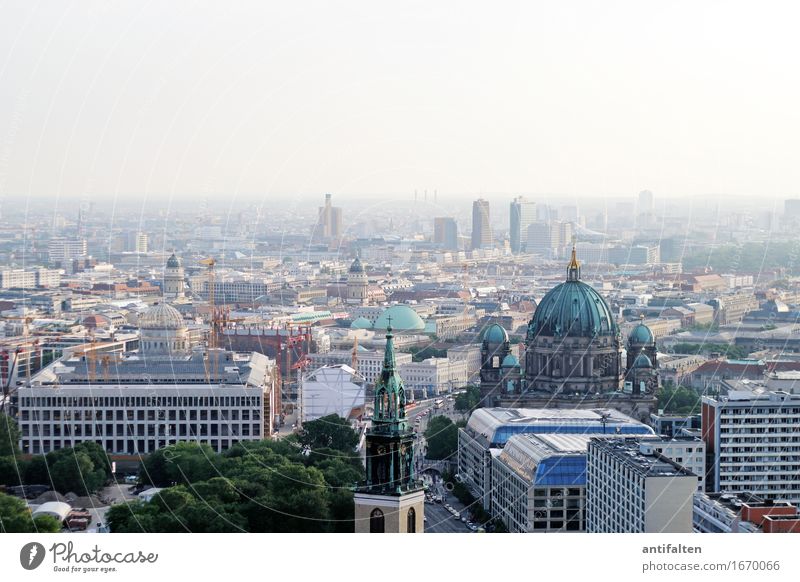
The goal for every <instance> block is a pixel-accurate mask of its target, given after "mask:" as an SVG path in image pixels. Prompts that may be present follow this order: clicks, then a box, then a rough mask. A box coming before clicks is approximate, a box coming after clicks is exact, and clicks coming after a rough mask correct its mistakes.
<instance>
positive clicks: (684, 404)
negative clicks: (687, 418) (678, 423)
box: [658, 386, 700, 414]
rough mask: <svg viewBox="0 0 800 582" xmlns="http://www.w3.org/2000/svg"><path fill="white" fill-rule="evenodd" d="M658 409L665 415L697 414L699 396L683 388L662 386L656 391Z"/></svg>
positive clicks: (690, 389)
mask: <svg viewBox="0 0 800 582" xmlns="http://www.w3.org/2000/svg"><path fill="white" fill-rule="evenodd" d="M658 408H659V410H663V411H664V412H665V413H667V414H697V413H698V412H700V395H699V394H698V393H697V391H695V390H693V389H692V388H687V387H685V386H662V387H661V389H660V390H659V391H658Z"/></svg>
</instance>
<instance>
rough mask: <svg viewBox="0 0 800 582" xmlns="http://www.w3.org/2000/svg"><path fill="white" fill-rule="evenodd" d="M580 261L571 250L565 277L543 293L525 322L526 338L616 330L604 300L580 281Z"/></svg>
mask: <svg viewBox="0 0 800 582" xmlns="http://www.w3.org/2000/svg"><path fill="white" fill-rule="evenodd" d="M580 273H581V271H580V263H579V262H578V260H577V259H576V258H575V248H574V247H573V249H572V260H571V261H570V263H569V266H568V267H567V280H566V281H565V282H564V283H561V284H560V285H557V286H556V287H554V288H553V289H551V290H550V291H548V292H547V294H546V295H545V296H544V297H543V298H542V300H541V301H540V302H539V305H538V306H537V307H536V311H535V312H534V314H533V319H531V322H530V323H529V324H528V335H529V337H531V338H532V337H536V336H546V337H565V336H570V337H596V336H615V335H617V333H618V332H619V329H618V328H617V324H616V322H615V321H614V315H613V314H612V313H611V309H610V308H609V307H608V303H606V300H605V299H603V297H602V296H601V295H600V294H599V293H598V292H597V291H595V290H594V289H593V288H592V287H591V286H589V285H587V284H586V283H584V282H582V281H581V280H580Z"/></svg>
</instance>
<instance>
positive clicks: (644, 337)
mask: <svg viewBox="0 0 800 582" xmlns="http://www.w3.org/2000/svg"><path fill="white" fill-rule="evenodd" d="M654 341H655V338H654V337H653V332H652V331H650V328H649V327H647V326H646V325H645V324H643V323H640V324H639V325H637V326H636V327H634V328H633V331H631V333H630V335H629V336H628V342H629V343H631V344H634V345H647V344H652V343H653V342H654Z"/></svg>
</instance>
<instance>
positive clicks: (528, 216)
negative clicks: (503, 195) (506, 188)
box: [509, 196, 536, 253]
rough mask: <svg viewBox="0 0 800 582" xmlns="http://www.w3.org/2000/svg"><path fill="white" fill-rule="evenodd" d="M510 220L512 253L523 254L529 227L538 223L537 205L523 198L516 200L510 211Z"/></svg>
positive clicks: (512, 203)
mask: <svg viewBox="0 0 800 582" xmlns="http://www.w3.org/2000/svg"><path fill="white" fill-rule="evenodd" d="M509 220H510V224H509V238H510V239H511V240H510V243H511V252H512V253H519V252H522V251H523V250H524V249H525V244H526V242H527V240H528V227H529V226H530V225H531V224H533V223H534V222H536V203H534V202H530V201H528V200H526V199H525V198H524V197H523V196H518V197H517V198H514V200H513V201H512V202H511V208H510V210H509Z"/></svg>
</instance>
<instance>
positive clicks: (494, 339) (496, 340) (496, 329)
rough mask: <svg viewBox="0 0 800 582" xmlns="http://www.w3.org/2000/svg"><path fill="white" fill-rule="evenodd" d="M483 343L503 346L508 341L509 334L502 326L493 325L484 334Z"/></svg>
mask: <svg viewBox="0 0 800 582" xmlns="http://www.w3.org/2000/svg"><path fill="white" fill-rule="evenodd" d="M483 341H485V342H488V343H490V344H502V343H505V342H507V341H508V332H506V330H505V329H503V327H502V326H500V325H498V324H496V323H493V324H492V325H490V326H489V327H487V328H486V330H485V331H484V332H483Z"/></svg>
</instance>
